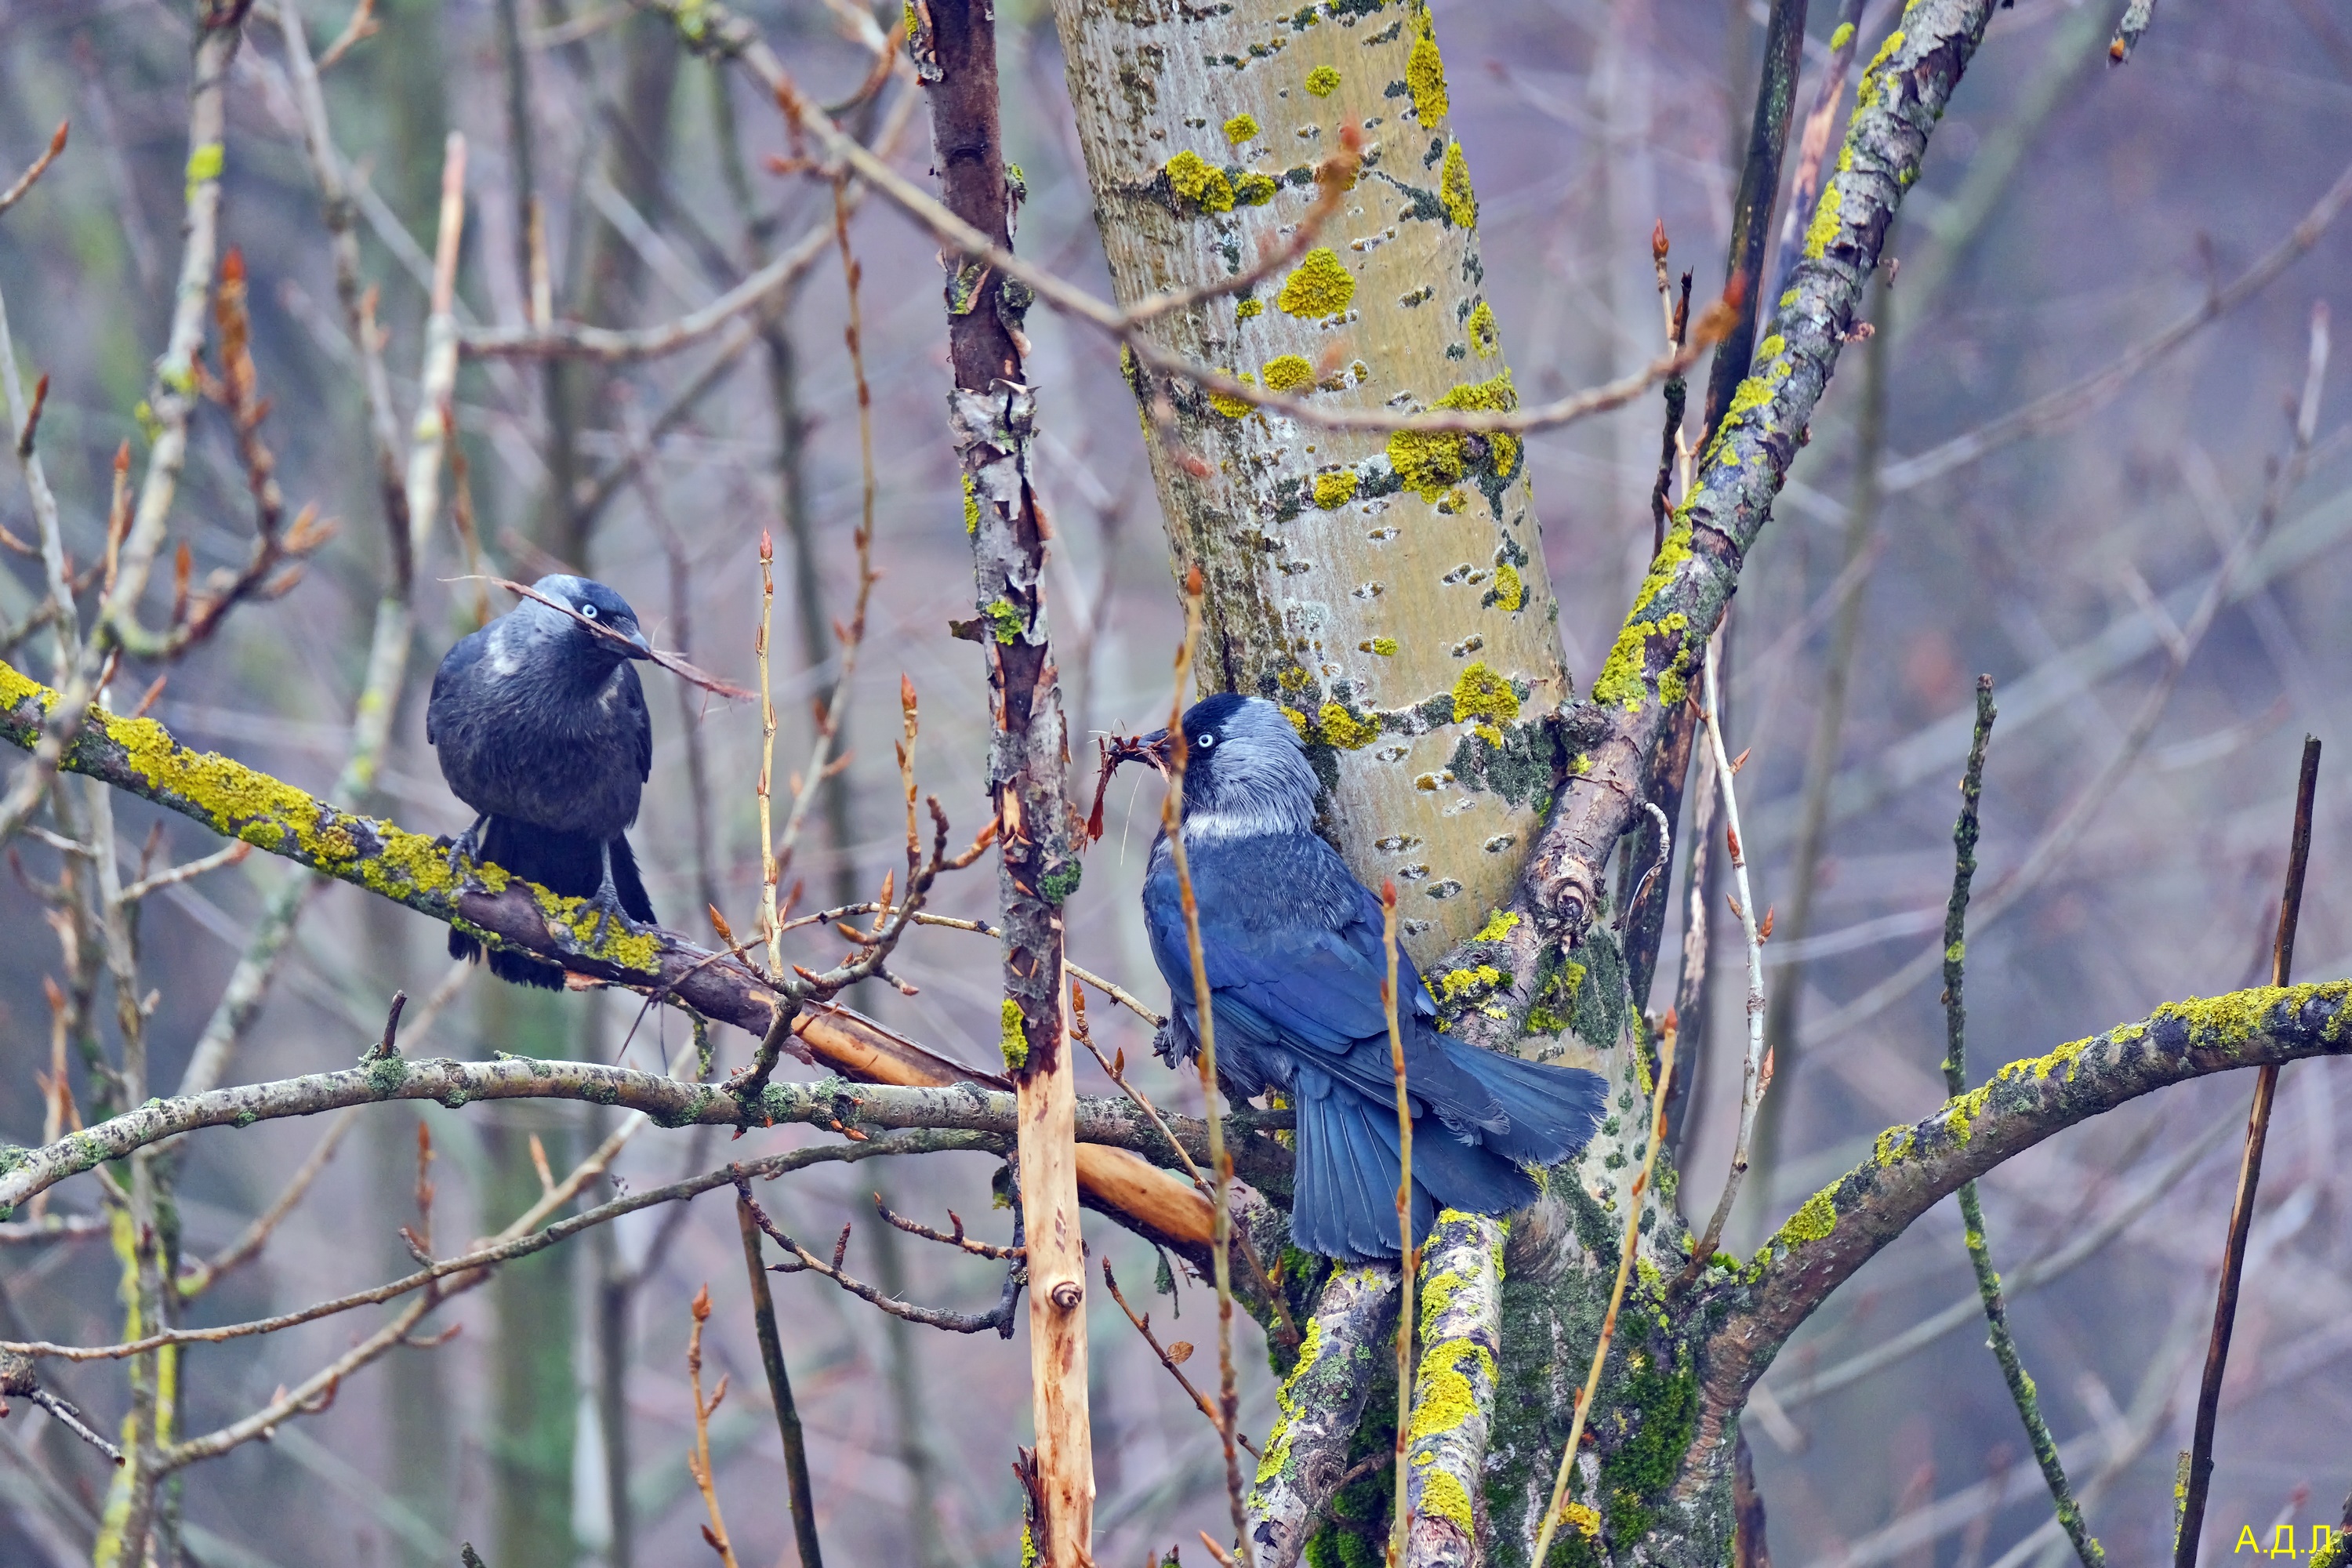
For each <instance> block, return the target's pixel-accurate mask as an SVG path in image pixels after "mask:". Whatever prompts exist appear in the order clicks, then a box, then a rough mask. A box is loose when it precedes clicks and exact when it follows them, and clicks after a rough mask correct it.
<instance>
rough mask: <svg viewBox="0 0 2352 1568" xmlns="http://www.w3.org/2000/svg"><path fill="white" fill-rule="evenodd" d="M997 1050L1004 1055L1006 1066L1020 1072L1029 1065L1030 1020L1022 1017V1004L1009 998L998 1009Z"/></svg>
mask: <svg viewBox="0 0 2352 1568" xmlns="http://www.w3.org/2000/svg"><path fill="white" fill-rule="evenodd" d="M997 1018H998V1023H997V1031H996V1046H997V1048H998V1049H999V1050H1001V1051H1003V1053H1004V1065H1005V1067H1006V1068H1008V1069H1009V1070H1011V1071H1013V1072H1019V1071H1020V1070H1021V1069H1022V1068H1024V1067H1027V1066H1028V1065H1029V1020H1028V1019H1026V1018H1024V1017H1023V1016H1021V1004H1020V1003H1018V1002H1015V1001H1014V1000H1013V998H1012V997H1010V996H1007V997H1006V998H1005V999H1004V1001H1003V1004H1002V1005H1000V1006H999V1007H998V1009H997Z"/></svg>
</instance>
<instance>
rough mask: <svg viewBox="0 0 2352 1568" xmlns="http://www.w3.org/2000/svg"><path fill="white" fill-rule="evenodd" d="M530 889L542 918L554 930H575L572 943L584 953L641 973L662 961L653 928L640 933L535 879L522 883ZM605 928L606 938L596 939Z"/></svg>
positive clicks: (589, 905) (659, 943)
mask: <svg viewBox="0 0 2352 1568" xmlns="http://www.w3.org/2000/svg"><path fill="white" fill-rule="evenodd" d="M523 885H524V886H525V887H527V888H529V889H530V895H531V900H532V901H533V902H534V903H536V904H538V905H539V913H540V918H541V920H544V921H546V922H547V926H548V929H549V930H550V931H553V930H554V929H555V928H557V927H558V926H561V927H562V928H563V929H564V930H565V931H570V932H571V933H572V949H573V951H574V952H578V953H580V954H581V955H582V956H583V957H587V958H595V959H602V960H603V961H604V963H611V964H617V965H618V966H619V967H621V968H623V969H629V970H635V972H637V973H640V974H650V973H654V972H655V971H656V969H657V968H658V967H659V965H660V963H661V939H660V938H659V937H657V936H655V935H653V934H651V933H650V932H648V933H646V934H643V935H640V934H638V933H636V932H635V931H629V930H627V929H626V928H625V927H624V926H623V925H622V924H621V922H620V921H616V920H607V919H605V917H604V914H603V912H602V911H600V910H597V909H596V907H595V906H594V905H593V904H591V903H590V902H589V901H588V900H585V899H571V898H566V897H564V896H563V895H562V894H561V893H551V892H549V891H548V890H547V889H545V888H542V887H541V886H540V885H539V884H538V883H536V882H526V883H525V884H523ZM599 925H602V926H603V927H604V941H602V942H599V941H597V940H596V928H597V927H598V926H599Z"/></svg>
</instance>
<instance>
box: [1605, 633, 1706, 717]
mask: <svg viewBox="0 0 2352 1568" xmlns="http://www.w3.org/2000/svg"><path fill="white" fill-rule="evenodd" d="M1689 626H1690V619H1689V617H1688V616H1685V615H1684V614H1683V613H1682V612H1681V611H1679V610H1677V611H1675V613H1674V614H1672V615H1670V616H1660V617H1658V618H1657V619H1656V620H1654V621H1640V620H1636V621H1629V622H1627V623H1626V625H1625V629H1624V630H1623V631H1622V632H1620V633H1618V634H1617V642H1616V645H1615V646H1614V647H1612V648H1610V650H1609V658H1608V660H1607V662H1606V663H1604V664H1602V665H1601V673H1600V674H1599V675H1598V676H1596V677H1594V678H1593V681H1592V700H1593V701H1595V702H1598V703H1600V704H1601V705H1602V706H1604V707H1608V706H1614V707H1618V708H1622V709H1623V710H1625V711H1626V712H1628V713H1631V712H1633V710H1635V709H1637V708H1639V707H1641V705H1642V700H1643V698H1644V697H1646V696H1647V695H1648V694H1649V684H1648V672H1649V644H1650V639H1651V638H1653V637H1677V638H1679V637H1681V636H1682V634H1683V633H1684V632H1685V630H1687V629H1688V628H1689ZM1689 655H1690V650H1689V648H1688V647H1683V648H1681V649H1679V650H1678V651H1677V652H1676V653H1675V658H1674V659H1673V660H1672V661H1670V662H1669V663H1668V664H1667V666H1666V668H1665V670H1664V671H1663V672H1661V674H1660V676H1659V679H1658V697H1659V700H1661V701H1662V702H1664V701H1669V700H1673V701H1679V700H1681V698H1680V696H1676V697H1674V698H1672V699H1669V697H1668V693H1667V684H1668V683H1667V677H1668V676H1669V675H1671V676H1673V678H1674V684H1675V687H1676V688H1678V689H1680V691H1681V693H1682V695H1687V694H1688V683H1687V681H1686V679H1685V677H1686V676H1687V675H1688V673H1689V672H1688V670H1687V668H1685V663H1686V661H1687V659H1688V658H1689Z"/></svg>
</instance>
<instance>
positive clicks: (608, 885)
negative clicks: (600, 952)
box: [588, 841, 631, 947]
mask: <svg viewBox="0 0 2352 1568" xmlns="http://www.w3.org/2000/svg"><path fill="white" fill-rule="evenodd" d="M588 907H589V908H590V909H592V910H595V911H596V934H595V935H593V936H592V937H590V938H589V939H588V941H589V945H590V946H592V947H602V946H604V933H605V932H606V931H609V930H611V929H612V922H613V921H620V922H621V929H622V930H623V931H628V930H629V929H631V928H630V921H629V911H628V910H625V909H623V908H622V907H621V889H620V888H619V887H618V886H617V885H616V884H615V883H614V880H613V846H612V844H611V843H610V842H609V841H608V842H607V843H605V844H604V879H603V880H602V881H600V882H598V883H597V884H596V890H595V891H594V892H593V893H592V894H590V895H589V898H588Z"/></svg>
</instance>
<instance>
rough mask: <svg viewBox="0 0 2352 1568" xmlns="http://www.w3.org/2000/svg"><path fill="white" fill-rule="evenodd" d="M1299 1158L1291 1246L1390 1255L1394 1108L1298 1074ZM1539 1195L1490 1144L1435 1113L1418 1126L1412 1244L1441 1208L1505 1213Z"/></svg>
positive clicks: (1331, 1254) (1393, 1240) (1395, 1249)
mask: <svg viewBox="0 0 2352 1568" xmlns="http://www.w3.org/2000/svg"><path fill="white" fill-rule="evenodd" d="M1296 1092H1297V1110H1298V1137H1297V1143H1298V1166H1297V1185H1296V1187H1295V1188H1294V1189H1293V1193H1292V1198H1291V1208H1290V1239H1291V1244H1292V1245H1293V1246H1295V1247H1302V1248H1304V1249H1305V1250H1307V1251H1309V1252H1318V1253H1321V1254H1322V1255H1323V1256H1325V1257H1327V1258H1394V1257H1396V1256H1398V1254H1399V1253H1400V1251H1401V1250H1402V1247H1401V1238H1400V1237H1399V1236H1398V1235H1397V1212H1396V1194H1397V1176H1398V1163H1399V1148H1400V1142H1399V1140H1398V1137H1397V1124H1396V1108H1395V1107H1394V1106H1393V1105H1385V1104H1381V1102H1379V1101H1377V1100H1371V1099H1370V1098H1368V1097H1367V1096H1365V1095H1363V1094H1360V1093H1359V1092H1357V1091H1356V1090H1355V1089H1349V1088H1348V1087H1347V1086H1346V1085H1344V1084H1339V1083H1334V1082H1333V1081H1332V1080H1331V1079H1328V1077H1326V1076H1325V1075H1324V1074H1323V1073H1322V1072H1320V1071H1319V1070H1317V1069H1315V1068H1302V1069H1301V1070H1300V1071H1299V1073H1298V1075H1297V1089H1296ZM1535 1198H1536V1184H1535V1183H1534V1182H1533V1181H1532V1180H1531V1179H1530V1178H1529V1177H1528V1174H1527V1173H1525V1172H1524V1171H1521V1170H1520V1169H1519V1168H1518V1167H1517V1166H1516V1165H1514V1164H1512V1163H1510V1162H1509V1161H1508V1160H1507V1159H1504V1158H1503V1157H1501V1156H1500V1155H1497V1154H1496V1153H1495V1152H1493V1151H1492V1150H1491V1149H1486V1148H1481V1147H1479V1146H1478V1145H1477V1144H1475V1143H1467V1142H1464V1141H1463V1140H1462V1139H1461V1138H1459V1137H1458V1136H1456V1135H1455V1134H1454V1132H1452V1131H1449V1130H1448V1129H1447V1128H1446V1127H1445V1126H1444V1124H1443V1123H1442V1122H1440V1121H1438V1120H1437V1119H1436V1118H1435V1117H1433V1116H1426V1115H1424V1116H1422V1117H1420V1118H1418V1119H1417V1120H1415V1121H1414V1122H1413V1128H1412V1230H1413V1239H1414V1242H1415V1244H1416V1245H1418V1244H1419V1242H1421V1241H1422V1240H1423V1239H1424V1238H1426V1237H1428V1235H1429V1229H1430V1226H1432V1225H1433V1224H1434V1223H1435V1221H1436V1218H1437V1212H1438V1210H1440V1209H1460V1210H1461V1211H1463V1212H1464V1213H1465V1214H1490V1215H1505V1214H1510V1213H1512V1212H1514V1211H1516V1210H1518V1209H1522V1208H1525V1207H1526V1206H1527V1205H1529V1204H1531V1203H1533V1202H1534V1201H1535Z"/></svg>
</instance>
